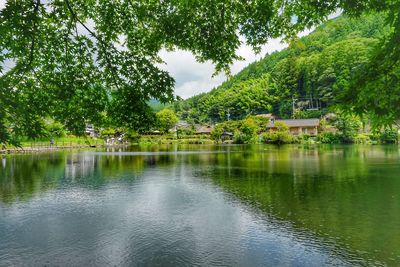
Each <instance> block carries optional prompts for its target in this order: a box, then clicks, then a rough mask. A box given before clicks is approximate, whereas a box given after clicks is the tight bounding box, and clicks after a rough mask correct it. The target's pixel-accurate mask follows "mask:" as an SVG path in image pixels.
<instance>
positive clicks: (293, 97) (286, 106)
mask: <svg viewBox="0 0 400 267" xmlns="http://www.w3.org/2000/svg"><path fill="white" fill-rule="evenodd" d="M388 30H389V29H388V27H387V26H385V18H384V17H383V16H382V15H379V14H370V15H366V16H362V17H360V18H348V17H344V16H341V17H338V18H335V19H333V20H330V21H328V22H327V23H326V24H324V25H321V26H319V27H318V28H316V29H315V30H314V31H313V32H312V33H311V34H309V35H308V36H305V37H302V38H298V39H296V40H293V41H292V42H291V43H290V44H289V47H288V48H286V49H284V50H282V51H279V52H274V53H272V54H267V55H266V56H265V57H264V58H263V59H261V60H259V61H257V62H254V63H252V64H250V65H249V66H247V67H246V68H244V69H243V70H242V71H241V72H239V73H238V74H236V75H234V76H232V77H230V79H229V80H227V81H226V82H224V83H223V84H222V85H220V86H219V87H217V88H214V89H213V90H212V91H211V92H209V93H203V94H199V95H196V96H194V97H191V98H189V99H187V100H182V101H178V102H176V103H175V104H174V108H175V110H176V111H177V112H178V114H179V115H180V117H181V118H182V119H184V120H187V121H189V122H193V123H205V122H218V121H224V120H226V119H227V118H228V117H229V118H230V119H234V120H235V119H243V118H245V117H246V116H248V115H255V114H261V113H273V114H274V115H276V116H278V117H281V118H288V117H292V116H293V117H296V118H307V117H319V116H321V115H323V114H324V113H327V112H329V111H330V110H331V109H333V108H337V107H338V106H339V104H340V103H342V102H343V101H341V100H342V98H344V97H346V95H347V93H348V92H349V90H352V89H351V82H352V81H353V80H354V77H355V76H356V75H357V74H358V72H359V71H361V70H362V68H363V67H364V66H365V65H366V64H367V63H368V61H369V59H370V57H371V55H372V54H373V53H374V50H375V49H376V47H377V46H379V43H380V40H381V39H382V38H383V37H384V36H385V35H386V34H387V33H388ZM341 108H346V107H343V106H342V107H341ZM293 113H294V114H293Z"/></svg>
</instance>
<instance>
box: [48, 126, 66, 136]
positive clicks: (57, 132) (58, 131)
mask: <svg viewBox="0 0 400 267" xmlns="http://www.w3.org/2000/svg"><path fill="white" fill-rule="evenodd" d="M46 130H47V133H48V135H49V136H50V137H63V136H65V129H64V125H63V124H62V123H60V122H52V123H49V124H48V125H46Z"/></svg>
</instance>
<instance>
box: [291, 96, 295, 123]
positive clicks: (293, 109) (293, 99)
mask: <svg viewBox="0 0 400 267" xmlns="http://www.w3.org/2000/svg"><path fill="white" fill-rule="evenodd" d="M294 101H296V99H295V98H294V97H292V119H294V111H295V108H294Z"/></svg>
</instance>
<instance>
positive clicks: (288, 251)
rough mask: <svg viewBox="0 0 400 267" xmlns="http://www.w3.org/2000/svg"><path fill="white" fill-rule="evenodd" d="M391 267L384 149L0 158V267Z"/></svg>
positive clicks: (397, 248)
mask: <svg viewBox="0 0 400 267" xmlns="http://www.w3.org/2000/svg"><path fill="white" fill-rule="evenodd" d="M44 265H46V266H66V265H67V266H323V265H327V266H330V265H333V266H354V265H362V266H365V265H377V266H380V265H389V266H400V149H399V147H398V146H333V147H330V146H327V147H321V146H320V147H300V146H282V147H274V146H262V145H260V146H183V147H176V146H175V147H174V146H169V147H159V146H155V147H145V148H132V149H131V150H130V151H126V150H114V151H105V150H97V151H96V150H90V151H63V152H54V153H44V154H34V155H14V156H13V155H8V156H6V157H3V158H1V165H0V266H44Z"/></svg>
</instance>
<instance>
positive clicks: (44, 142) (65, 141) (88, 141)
mask: <svg viewBox="0 0 400 267" xmlns="http://www.w3.org/2000/svg"><path fill="white" fill-rule="evenodd" d="M50 140H51V138H50V137H45V138H38V139H35V140H29V139H27V138H26V139H23V140H21V147H23V148H28V147H48V146H50ZM53 140H54V145H53V146H55V147H56V146H57V147H61V146H64V147H71V146H93V145H103V144H104V141H103V140H102V139H100V138H91V137H86V136H85V137H78V136H72V135H70V136H64V137H55V138H53ZM9 148H14V147H13V146H9Z"/></svg>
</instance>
